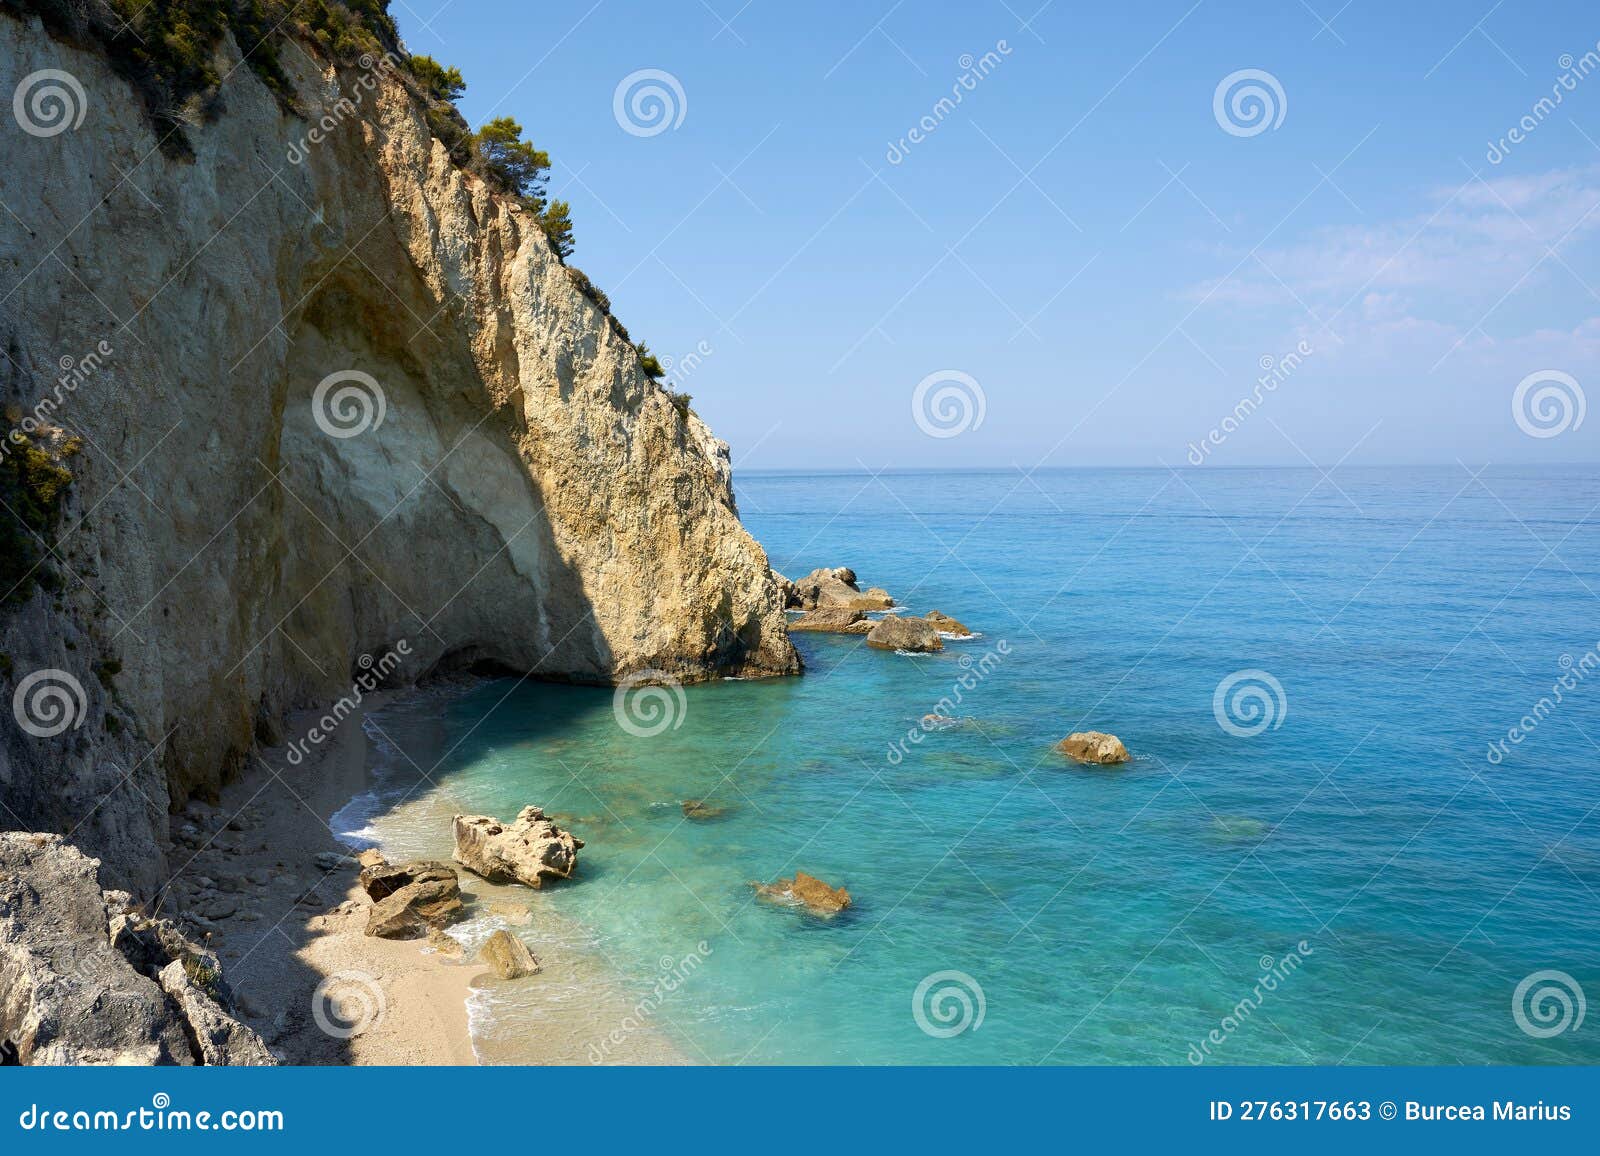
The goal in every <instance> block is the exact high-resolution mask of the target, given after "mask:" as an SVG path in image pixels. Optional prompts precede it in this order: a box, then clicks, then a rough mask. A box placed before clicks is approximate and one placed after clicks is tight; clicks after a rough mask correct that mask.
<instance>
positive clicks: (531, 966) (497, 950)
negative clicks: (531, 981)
mask: <svg viewBox="0 0 1600 1156" xmlns="http://www.w3.org/2000/svg"><path fill="white" fill-rule="evenodd" d="M478 958H479V959H481V960H483V962H484V963H487V964H488V965H489V966H490V967H492V968H494V973H495V974H496V975H498V976H499V977H500V978H501V979H521V978H522V977H523V976H525V975H537V974H538V973H539V971H540V967H539V961H538V960H537V959H535V958H534V957H533V952H531V951H529V950H528V945H527V944H526V943H523V942H522V940H520V939H518V938H517V937H516V936H515V935H512V934H511V933H510V932H509V931H503V930H502V931H497V932H495V933H494V934H493V935H491V936H490V937H489V938H488V940H487V941H486V942H485V943H484V945H483V946H482V947H481V948H479V949H478Z"/></svg>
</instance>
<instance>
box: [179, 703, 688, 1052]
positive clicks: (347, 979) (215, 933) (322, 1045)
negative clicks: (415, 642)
mask: <svg viewBox="0 0 1600 1156" xmlns="http://www.w3.org/2000/svg"><path fill="white" fill-rule="evenodd" d="M404 693H406V692H393V691H390V692H381V693H375V694H371V695H369V696H367V699H366V701H364V702H363V703H362V704H361V706H360V708H359V709H358V710H357V711H355V712H353V713H352V714H351V715H350V716H348V717H347V718H346V719H344V721H343V722H342V723H341V724H340V725H339V726H338V727H337V729H335V730H334V731H333V732H332V733H331V734H330V735H329V736H328V737H327V738H326V740H325V741H323V742H322V743H321V744H320V745H312V746H309V747H308V748H305V749H306V750H307V754H306V757H304V758H303V759H302V761H301V762H300V763H299V764H298V765H293V764H290V763H289V762H288V760H287V759H286V758H285V757H284V756H285V753H286V752H287V751H288V750H289V749H290V748H291V747H293V746H295V745H296V744H298V743H301V742H302V741H303V740H304V738H305V735H306V732H307V731H308V730H309V729H310V728H311V727H312V726H314V725H315V724H316V723H317V722H318V721H319V719H320V718H321V717H322V712H319V711H314V710H308V711H301V712H296V713H295V714H294V715H292V716H291V718H290V719H289V720H288V725H287V726H286V734H285V735H284V737H283V741H282V742H280V743H278V744H276V745H275V746H273V747H271V748H269V749H265V750H261V751H259V752H257V753H256V754H254V755H252V756H251V758H250V760H249V761H248V763H247V765H246V767H245V768H244V770H243V771H242V772H241V774H240V775H239V777H238V778H237V779H235V780H234V781H232V782H230V783H229V784H228V785H227V786H225V787H224V788H223V790H222V793H221V801H220V803H219V804H218V805H216V806H207V805H205V804H203V803H191V804H190V806H189V807H188V808H186V809H185V811H184V812H183V813H181V814H179V815H175V816H173V820H172V823H173V829H174V832H175V834H176V837H175V839H174V841H173V843H172V844H171V846H170V847H169V848H168V864H169V868H170V873H171V876H172V878H173V882H172V883H171V884H170V887H171V890H170V892H167V893H165V894H164V895H163V897H162V903H163V906H164V907H165V908H166V909H167V913H168V914H174V915H176V914H179V913H181V916H182V918H183V919H184V922H185V925H186V927H187V929H188V930H189V932H190V933H191V934H194V935H197V936H199V937H201V938H209V939H210V942H211V944H212V946H213V947H215V948H216V950H217V951H218V953H219V955H220V957H221V960H222V964H223V976H224V979H225V981H226V982H227V984H228V985H229V986H230V987H231V989H232V990H233V992H234V994H235V998H236V1003H237V1006H238V1012H239V1015H240V1018H242V1019H244V1020H245V1021H246V1022H248V1023H249V1024H250V1025H251V1026H252V1027H254V1028H255V1029H256V1030H257V1031H258V1032H260V1033H261V1035H262V1038H263V1039H265V1040H266V1041H267V1043H268V1046H269V1047H270V1048H271V1049H272V1051H273V1052H274V1054H276V1055H278V1056H279V1058H280V1059H281V1060H282V1062H284V1063H287V1064H295V1065H300V1064H313V1065H320V1064H332V1065H340V1064H360V1065H395V1064H408V1065H428V1066H478V1065H482V1064H485V1063H501V1064H507V1063H509V1064H534V1065H546V1064H587V1063H591V1062H594V1061H593V1058H592V1057H593V1053H592V1051H591V1049H590V1046H589V1045H590V1044H591V1043H592V1042H593V1041H594V1040H595V1039H597V1038H603V1037H604V1035H605V1034H606V1033H607V1031H608V1030H609V1029H610V1027H611V1026H612V1025H615V1024H617V1023H620V1022H623V1021H624V1020H625V1019H626V1018H627V1016H628V1015H629V1013H630V1012H631V1010H632V1001H631V999H630V997H629V996H628V994H627V989H626V987H625V985H624V984H622V983H621V982H619V977H618V976H616V975H615V974H614V969H612V968H610V967H609V965H608V964H607V963H606V962H605V961H604V960H602V959H601V958H599V956H598V953H596V952H589V951H585V950H583V947H582V943H583V940H584V939H585V938H586V935H587V933H586V930H585V929H582V928H581V927H578V926H577V925H575V924H573V923H572V921H571V920H570V919H567V918H565V917H562V916H559V915H557V913H556V912H554V911H553V910H552V909H551V907H550V905H548V904H541V903H540V902H539V901H538V899H539V892H537V891H534V890H532V889H529V888H524V887H517V886H498V885H493V884H490V883H488V882H487V881H485V880H483V879H480V878H478V877H477V876H475V875H473V874H472V873H471V872H469V871H467V870H466V869H465V868H458V871H459V876H460V883H461V894H462V899H463V901H465V902H466V904H467V906H468V919H467V920H466V921H464V922H463V923H461V924H458V925H456V926H455V927H452V928H450V929H449V930H448V931H447V933H446V934H448V935H450V936H451V938H453V939H455V940H457V941H458V942H460V943H461V944H462V945H463V950H462V951H461V952H460V953H459V954H454V953H449V952H446V951H440V950H436V949H435V948H434V947H433V946H431V945H430V944H429V942H428V941H427V940H422V939H418V940H387V939H379V938H374V937H369V936H367V935H366V934H364V927H365V924H366V915H367V908H368V906H369V901H368V899H367V897H366V895H365V893H364V892H363V891H362V889H361V887H360V886H359V884H358V883H357V872H356V869H355V866H354V864H353V862H351V861H350V860H349V859H348V856H351V855H353V854H355V853H356V851H357V850H358V849H359V847H358V846H357V845H358V844H361V845H372V844H374V843H376V844H378V845H379V847H380V849H383V847H382V842H381V840H380V839H379V838H378V837H377V834H376V832H370V831H363V833H362V834H361V835H360V836H359V837H352V834H351V833H349V832H339V833H337V834H336V826H335V825H334V824H333V819H334V817H335V816H337V815H339V814H340V813H341V812H348V809H349V808H350V807H351V805H352V804H357V803H360V802H361V801H362V800H364V799H367V800H373V801H374V802H375V807H374V809H373V814H365V813H363V815H362V818H363V819H364V820H367V821H371V820H372V819H373V818H374V817H376V818H378V819H389V818H392V817H394V816H396V815H400V814H403V813H404V812H406V811H408V810H410V809H416V810H418V811H419V812H420V813H422V814H426V815H428V816H429V820H428V822H427V825H426V829H427V830H429V831H433V830H435V829H437V830H438V832H439V836H438V840H439V841H438V844H437V845H436V846H431V847H430V848H429V850H428V856H429V857H432V858H438V859H441V860H444V861H447V862H448V861H449V860H450V847H449V835H448V833H447V832H448V830H449V824H448V815H447V814H446V812H448V811H450V810H451V809H452V808H451V807H450V806H449V804H448V803H447V802H445V801H443V800H441V799H439V798H437V797H435V796H437V794H438V792H437V791H436V790H434V789H432V788H430V789H428V790H425V791H420V792H417V793H416V794H415V795H413V796H409V797H407V798H406V799H404V800H403V801H401V802H400V803H398V804H386V803H384V802H383V801H382V799H381V795H382V791H383V787H384V783H383V780H382V774H381V761H382V759H383V758H384V757H385V756H387V755H388V754H389V752H388V751H387V750H384V749H382V748H383V747H384V746H386V745H387V744H381V745H380V742H379V740H377V739H375V738H374V737H373V736H371V735H369V734H368V732H367V728H366V726H365V723H366V719H367V716H368V715H370V714H374V713H376V712H378V711H380V710H381V709H382V708H383V707H384V706H386V705H389V704H391V703H393V702H394V701H395V700H396V699H397V698H398V697H400V696H401V695H403V694H404ZM396 754H398V752H396ZM400 757H404V756H403V755H402V756H400ZM534 801H536V800H534ZM435 811H437V812H438V814H434V812H435ZM441 817H442V818H443V825H439V820H440V819H441ZM339 826H343V824H340V825H339ZM430 841H431V840H430ZM409 857H410V856H402V858H409ZM573 885H581V883H579V884H573ZM501 928H505V929H508V930H510V931H511V932H512V933H513V934H518V935H520V937H522V938H524V939H525V941H527V942H528V944H529V946H530V948H531V949H532V950H533V952H534V954H535V955H536V956H537V957H538V958H539V960H540V962H541V964H542V965H543V971H542V972H541V973H540V974H537V975H534V976H530V977H527V978H525V979H520V980H513V981H502V980H500V979H498V978H497V977H496V976H495V975H494V974H493V972H492V971H491V970H490V969H489V968H488V967H487V966H485V965H483V964H481V963H478V962H476V960H475V956H476V952H477V947H478V946H479V944H481V942H482V941H483V939H485V938H487V935H488V934H489V933H490V932H491V931H493V930H498V929H501ZM501 1008H505V1009H506V1012H507V1014H508V1015H509V1016H511V1017H513V1018H514V1019H515V1020H516V1021H517V1023H515V1024H511V1025H508V1028H509V1029H511V1030H507V1031H504V1032H498V1033H497V1032H496V1031H495V1030H494V1029H495V1023H496V1021H497V1019H498V1018H499V1009H501ZM530 1020H531V1021H532V1022H536V1023H537V1026H538V1031H537V1032H532V1031H526V1030H515V1029H517V1028H519V1027H521V1028H525V1027H526V1025H527V1021H530ZM605 1062H611V1063H644V1064H684V1063H690V1062H693V1061H691V1060H690V1059H688V1058H687V1057H686V1056H685V1055H684V1054H683V1053H682V1052H681V1051H680V1050H679V1049H678V1048H677V1047H676V1046H675V1045H674V1044H672V1043H671V1042H670V1041H669V1040H667V1039H666V1037H665V1036H663V1035H661V1034H660V1033H659V1032H658V1031H656V1030H654V1029H646V1030H642V1031H639V1032H637V1033H636V1034H635V1035H634V1036H633V1037H632V1038H631V1039H630V1041H629V1046H628V1047H627V1048H625V1049H622V1050H621V1051H619V1052H618V1053H617V1054H616V1055H615V1056H612V1055H610V1054H608V1055H607V1058H606V1061H605Z"/></svg>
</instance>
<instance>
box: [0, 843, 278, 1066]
mask: <svg viewBox="0 0 1600 1156" xmlns="http://www.w3.org/2000/svg"><path fill="white" fill-rule="evenodd" d="M99 867H100V864H99V862H98V860H95V859H91V858H89V857H88V856H86V855H84V854H83V853H82V852H81V851H79V850H78V849H77V848H75V847H73V846H71V845H69V844H67V843H65V842H64V841H63V840H62V839H61V837H60V836H59V835H43V834H28V833H21V832H8V833H5V834H0V1040H3V1041H4V1042H5V1043H6V1044H8V1045H10V1048H14V1049H15V1053H16V1058H17V1060H18V1062H20V1063H23V1064H49V1065H57V1064H230V1065H237V1064H272V1063H274V1062H275V1060H274V1059H273V1057H272V1054H271V1053H270V1052H269V1051H268V1050H267V1046H266V1044H265V1043H263V1042H262V1040H261V1037H260V1036H258V1035H256V1033H255V1032H254V1031H253V1030H251V1029H250V1028H249V1027H247V1026H246V1025H245V1024H243V1023H240V1022H239V1021H238V1020H237V1019H236V1018H235V1017H234V1016H233V1014H232V1013H231V1011H230V1010H229V1004H230V1003H231V996H230V995H229V993H228V990H227V988H226V986H225V985H224V983H223V982H222V967H221V964H220V963H219V961H218V960H217V958H216V956H215V955H213V954H211V953H210V952H209V951H206V950H205V949H204V948H202V947H200V946H199V945H197V944H195V943H193V942H192V941H190V940H189V939H187V938H186V937H185V936H184V935H183V934H182V933H181V932H179V931H178V929H177V928H176V927H174V926H173V925H172V924H170V923H168V922H166V921H164V920H156V919H148V918H146V917H144V916H143V915H141V914H139V913H138V912H136V911H130V910H124V909H123V908H124V905H125V904H126V903H127V902H128V896H127V894H126V893H124V892H116V891H103V890H102V889H101V887H100V880H99ZM8 1051H9V1049H8Z"/></svg>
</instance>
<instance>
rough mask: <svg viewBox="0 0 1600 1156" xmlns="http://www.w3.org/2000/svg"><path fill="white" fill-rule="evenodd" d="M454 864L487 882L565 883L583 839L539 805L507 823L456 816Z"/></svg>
mask: <svg viewBox="0 0 1600 1156" xmlns="http://www.w3.org/2000/svg"><path fill="white" fill-rule="evenodd" d="M452 825H453V827H454V830H455V840H456V850H455V856H454V857H455V861H456V862H457V863H460V864H461V865H462V866H463V867H465V868H466V869H467V870H468V871H471V872H472V873H473V874H475V875H481V876H483V877H484V878H485V879H487V880H489V882H491V883H525V884H527V885H528V886H529V887H542V886H544V884H545V881H546V880H549V879H569V878H571V877H572V873H573V871H575V870H577V867H578V849H579V848H580V847H582V846H583V840H582V839H579V838H576V837H575V836H573V835H572V833H571V832H569V831H563V830H562V829H561V828H559V827H557V826H556V825H555V824H554V823H552V822H551V821H550V820H549V819H547V818H545V813H544V812H543V811H542V810H540V809H539V808H538V807H524V808H522V810H520V811H518V812H517V817H516V818H515V819H513V820H512V821H511V822H510V823H502V822H501V821H500V820H499V819H496V818H495V817H494V816H493V815H457V816H455V818H454V819H453V820H452Z"/></svg>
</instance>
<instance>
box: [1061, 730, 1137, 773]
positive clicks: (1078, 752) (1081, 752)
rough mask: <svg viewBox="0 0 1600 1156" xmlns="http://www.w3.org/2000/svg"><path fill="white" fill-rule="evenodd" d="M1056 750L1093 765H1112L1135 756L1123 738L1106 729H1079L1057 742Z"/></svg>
mask: <svg viewBox="0 0 1600 1156" xmlns="http://www.w3.org/2000/svg"><path fill="white" fill-rule="evenodd" d="M1056 750H1058V751H1060V752H1061V753H1062V754H1064V755H1066V756H1067V757H1068V758H1070V759H1075V760H1076V761H1078V762H1080V763H1088V764H1090V765H1092V766H1112V765H1115V764H1117V763H1125V762H1127V761H1128V760H1129V759H1130V758H1132V757H1133V756H1132V755H1130V754H1128V748H1127V747H1125V746H1123V745H1122V740H1121V739H1119V738H1118V737H1117V736H1116V735H1108V734H1106V733H1105V732H1104V731H1079V732H1077V733H1075V734H1070V735H1068V736H1067V737H1066V738H1064V739H1062V740H1061V741H1060V742H1059V743H1057V744H1056Z"/></svg>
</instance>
